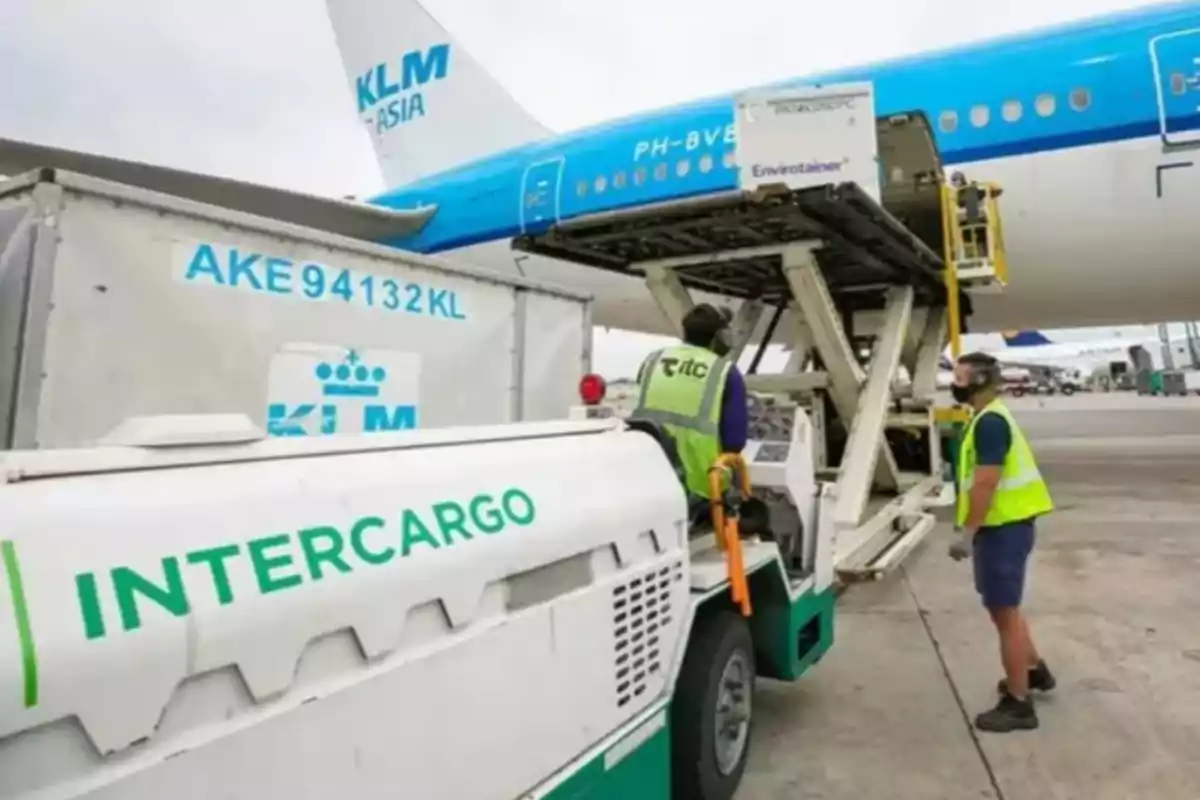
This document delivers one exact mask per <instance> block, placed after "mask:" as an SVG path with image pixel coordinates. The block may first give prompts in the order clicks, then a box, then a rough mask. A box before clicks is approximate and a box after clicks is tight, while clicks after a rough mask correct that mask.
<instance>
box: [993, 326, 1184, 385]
mask: <svg viewBox="0 0 1200 800" xmlns="http://www.w3.org/2000/svg"><path fill="white" fill-rule="evenodd" d="M1002 336H1003V339H1004V344H1005V346H1004V347H1002V348H988V347H983V348H978V349H980V350H982V352H985V353H987V354H988V355H991V356H993V357H995V358H996V359H997V360H999V361H1001V362H1002V363H1003V364H1005V365H1006V366H1009V367H1015V368H1026V369H1033V370H1037V369H1044V368H1054V369H1069V370H1077V371H1079V372H1081V373H1083V374H1084V375H1087V374H1090V373H1091V372H1092V371H1093V370H1095V369H1096V368H1098V367H1104V366H1107V365H1108V364H1111V363H1112V362H1114V361H1120V362H1125V363H1130V357H1129V348H1131V347H1134V346H1141V347H1143V348H1145V350H1146V352H1147V353H1149V355H1150V358H1151V359H1152V361H1153V362H1154V364H1155V366H1156V367H1159V368H1162V367H1164V366H1165V364H1164V361H1165V359H1164V357H1163V342H1162V341H1160V339H1159V337H1158V336H1157V335H1153V334H1135V335H1132V336H1119V335H1114V336H1107V337H1104V338H1098V339H1088V340H1081V341H1076V342H1063V341H1060V342H1055V341H1052V340H1051V339H1050V338H1049V337H1047V336H1046V335H1045V334H1043V333H1042V332H1040V331H1017V332H1015V333H1004V334H1002ZM1169 346H1170V351H1171V361H1172V363H1173V364H1174V366H1175V368H1176V369H1189V368H1192V355H1191V352H1190V351H1189V348H1188V340H1187V339H1186V338H1179V339H1171V340H1170V344H1169Z"/></svg>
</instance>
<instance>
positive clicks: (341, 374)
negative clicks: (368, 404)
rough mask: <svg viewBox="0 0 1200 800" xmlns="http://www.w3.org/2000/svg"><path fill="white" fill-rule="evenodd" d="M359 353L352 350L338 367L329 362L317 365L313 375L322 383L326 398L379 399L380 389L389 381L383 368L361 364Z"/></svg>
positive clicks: (322, 392)
mask: <svg viewBox="0 0 1200 800" xmlns="http://www.w3.org/2000/svg"><path fill="white" fill-rule="evenodd" d="M361 361H362V359H361V358H359V355H358V353H356V352H354V351H353V350H351V351H350V352H349V353H347V354H346V358H345V359H344V360H343V361H342V363H341V364H338V365H337V366H336V367H335V366H333V365H332V364H330V363H329V362H327V361H322V362H321V363H320V364H317V368H316V369H315V370H313V373H314V374H315V375H316V376H317V380H318V381H320V382H321V394H322V395H324V396H325V397H378V396H379V387H380V385H381V384H383V382H384V381H386V380H387V370H385V369H384V368H383V367H368V366H367V365H366V364H362V363H360V362H361Z"/></svg>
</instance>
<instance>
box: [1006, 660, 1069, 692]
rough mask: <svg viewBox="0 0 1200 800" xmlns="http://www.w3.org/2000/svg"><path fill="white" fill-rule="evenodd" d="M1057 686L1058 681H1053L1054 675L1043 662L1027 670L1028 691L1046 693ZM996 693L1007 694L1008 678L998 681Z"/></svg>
mask: <svg viewBox="0 0 1200 800" xmlns="http://www.w3.org/2000/svg"><path fill="white" fill-rule="evenodd" d="M1057 685H1058V681H1056V680H1054V674H1053V673H1052V672H1050V668H1049V667H1047V666H1046V662H1045V661H1039V662H1038V663H1037V666H1036V667H1034V668H1033V669H1031V670H1029V691H1031V692H1035V691H1036V692H1048V691H1050V690H1051V689H1053V688H1054V687H1055V686H1057ZM996 691H997V692H998V693H999V694H1008V678H1001V679H1000V682H999V683H997V684H996Z"/></svg>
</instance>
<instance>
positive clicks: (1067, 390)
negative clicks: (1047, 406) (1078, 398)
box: [1062, 383, 1075, 397]
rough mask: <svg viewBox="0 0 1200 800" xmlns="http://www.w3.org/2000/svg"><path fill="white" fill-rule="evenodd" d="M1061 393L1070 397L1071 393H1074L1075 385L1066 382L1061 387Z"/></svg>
mask: <svg viewBox="0 0 1200 800" xmlns="http://www.w3.org/2000/svg"><path fill="white" fill-rule="evenodd" d="M1062 393H1063V394H1065V395H1066V396H1067V397H1070V396H1071V395H1073V394H1075V387H1074V386H1072V385H1071V384H1069V383H1068V384H1067V385H1066V386H1064V387H1063V388H1062Z"/></svg>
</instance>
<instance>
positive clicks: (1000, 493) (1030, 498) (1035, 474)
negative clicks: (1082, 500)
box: [955, 400, 1054, 527]
mask: <svg viewBox="0 0 1200 800" xmlns="http://www.w3.org/2000/svg"><path fill="white" fill-rule="evenodd" d="M984 414H998V415H999V416H1001V417H1003V418H1004V419H1005V420H1006V421H1007V422H1008V429H1009V431H1010V432H1011V435H1012V442H1011V443H1010V445H1009V448H1008V455H1007V456H1005V458H1004V464H1003V465H1002V466H1001V468H1000V483H999V484H998V485H997V486H996V492H995V494H993V495H992V505H991V508H989V509H988V513H987V517H985V518H984V520H983V524H984V525H985V526H987V527H991V526H994V525H1004V524H1005V523H1008V522H1018V521H1020V520H1023V519H1030V518H1032V517H1036V516H1040V515H1041V514H1045V513H1047V512H1050V511H1053V510H1054V502H1053V501H1052V500H1051V499H1050V489H1049V488H1048V487H1047V486H1046V482H1045V481H1044V480H1042V473H1041V471H1040V470H1038V466H1037V462H1035V461H1034V459H1033V449H1032V448H1030V446H1029V441H1028V440H1027V439H1026V438H1025V434H1024V433H1022V432H1021V428H1020V426H1018V425H1017V421H1016V420H1015V419H1013V416H1012V414H1011V413H1010V412H1009V410H1008V408H1007V407H1006V406H1005V405H1004V404H1003V403H1001V402H1000V401H999V400H993V401H992V402H990V403H988V404H987V405H986V406H984V408H983V410H982V411H980V412H979V413H977V414H976V415H975V416H974V417H973V418H972V419H971V422H970V423H969V424H968V425H967V432H966V434H965V435H964V436H963V442H962V449H961V450H960V452H959V459H958V507H957V509H956V511H957V513H956V515H955V520H956V524H958V525H960V526H961V525H964V524H966V521H967V514H968V513H969V512H970V508H971V487H972V486H973V485H974V483H975V426H976V425H977V424H979V418H980V417H982V416H983V415H984Z"/></svg>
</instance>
